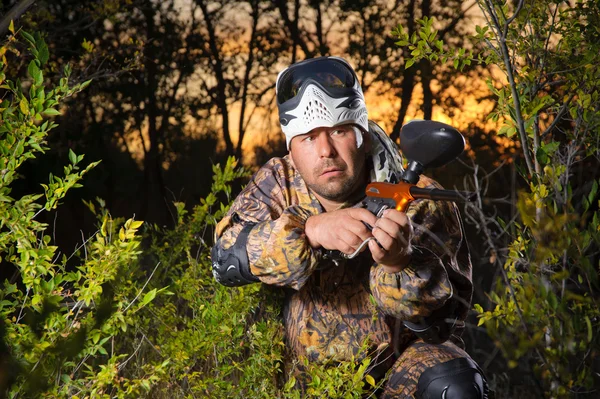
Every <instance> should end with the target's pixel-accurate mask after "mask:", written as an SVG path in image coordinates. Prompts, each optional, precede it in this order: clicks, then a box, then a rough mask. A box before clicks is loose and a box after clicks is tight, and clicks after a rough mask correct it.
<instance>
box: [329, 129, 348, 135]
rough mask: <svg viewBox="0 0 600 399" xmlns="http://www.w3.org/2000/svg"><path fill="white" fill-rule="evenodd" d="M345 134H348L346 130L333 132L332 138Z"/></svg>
mask: <svg viewBox="0 0 600 399" xmlns="http://www.w3.org/2000/svg"><path fill="white" fill-rule="evenodd" d="M344 133H346V131H345V130H334V131H333V132H331V135H332V136H339V135H342V134H344Z"/></svg>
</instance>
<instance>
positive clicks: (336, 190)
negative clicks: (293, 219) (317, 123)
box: [290, 125, 366, 205]
mask: <svg viewBox="0 0 600 399" xmlns="http://www.w3.org/2000/svg"><path fill="white" fill-rule="evenodd" d="M290 156H291V158H292V161H293V162H294V165H295V166H296V169H298V172H299V173H300V175H301V176H302V178H303V179H304V181H305V182H306V184H307V185H308V187H309V188H310V189H311V190H313V191H314V192H315V193H316V194H317V197H318V198H319V200H321V202H323V199H325V200H326V201H328V202H330V203H337V204H341V203H343V202H345V201H346V200H347V199H348V198H349V197H350V196H352V194H354V193H355V192H356V191H357V190H358V189H359V188H362V186H363V184H364V183H365V173H366V171H365V170H364V169H365V145H364V144H363V145H362V146H361V147H360V148H357V147H356V134H355V133H354V130H353V129H352V126H351V125H342V126H336V127H319V128H315V129H313V130H311V131H310V132H309V133H307V134H302V135H299V136H296V137H294V138H293V139H292V141H291V143H290ZM323 205H325V204H323Z"/></svg>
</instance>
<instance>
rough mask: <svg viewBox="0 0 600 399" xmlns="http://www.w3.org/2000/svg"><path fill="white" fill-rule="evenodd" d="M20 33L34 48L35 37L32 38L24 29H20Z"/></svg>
mask: <svg viewBox="0 0 600 399" xmlns="http://www.w3.org/2000/svg"><path fill="white" fill-rule="evenodd" d="M21 35H22V36H23V37H24V38H25V40H27V41H28V42H29V44H31V45H32V46H33V47H34V48H35V39H34V38H33V36H31V35H30V34H29V33H27V32H25V31H24V30H22V31H21Z"/></svg>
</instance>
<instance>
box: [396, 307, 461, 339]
mask: <svg viewBox="0 0 600 399" xmlns="http://www.w3.org/2000/svg"><path fill="white" fill-rule="evenodd" d="M455 309H456V302H455V301H452V300H449V301H448V302H447V303H446V305H444V306H443V307H442V308H441V309H438V310H437V311H435V312H433V313H432V314H431V315H430V316H429V317H423V318H421V320H419V322H418V323H411V322H408V321H404V322H403V324H404V326H405V327H406V328H408V329H409V330H411V331H412V332H413V333H415V335H416V336H417V337H419V338H421V339H422V340H423V341H425V342H426V343H428V344H435V345H437V344H441V343H443V342H446V341H447V340H448V339H449V338H450V336H451V335H452V333H453V332H454V330H455V328H456V323H457V321H458V318H457V317H456V316H454V310H455Z"/></svg>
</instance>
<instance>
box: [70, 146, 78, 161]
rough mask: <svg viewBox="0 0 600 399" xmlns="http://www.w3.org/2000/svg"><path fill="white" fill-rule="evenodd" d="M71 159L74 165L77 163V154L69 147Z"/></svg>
mask: <svg viewBox="0 0 600 399" xmlns="http://www.w3.org/2000/svg"><path fill="white" fill-rule="evenodd" d="M69 161H71V163H72V164H73V165H75V164H76V163H77V154H75V153H74V152H73V150H72V149H70V148H69Z"/></svg>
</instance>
